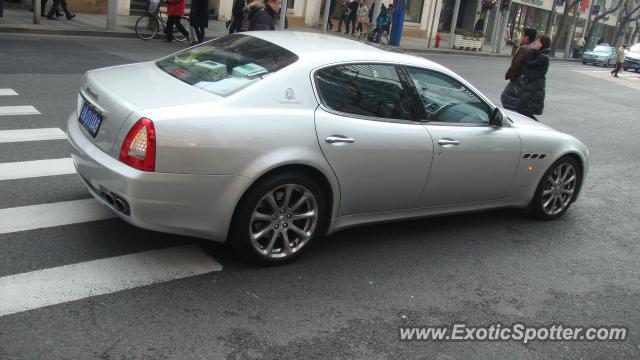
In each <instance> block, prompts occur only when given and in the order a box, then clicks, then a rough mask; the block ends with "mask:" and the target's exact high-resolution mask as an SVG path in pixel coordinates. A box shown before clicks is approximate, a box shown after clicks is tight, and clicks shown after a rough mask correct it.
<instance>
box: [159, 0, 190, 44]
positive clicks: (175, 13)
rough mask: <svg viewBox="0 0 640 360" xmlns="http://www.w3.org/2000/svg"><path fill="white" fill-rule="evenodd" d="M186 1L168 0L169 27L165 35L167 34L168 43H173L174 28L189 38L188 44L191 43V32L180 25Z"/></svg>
mask: <svg viewBox="0 0 640 360" xmlns="http://www.w3.org/2000/svg"><path fill="white" fill-rule="evenodd" d="M184 8H185V0H168V1H167V16H168V19H167V27H166V28H165V33H166V34H167V39H166V40H164V41H166V42H171V41H173V26H174V25H175V27H176V28H178V31H180V32H181V33H182V35H184V37H186V38H187V42H188V43H191V39H190V38H189V32H188V31H187V29H185V28H184V26H182V24H180V18H181V17H182V16H184Z"/></svg>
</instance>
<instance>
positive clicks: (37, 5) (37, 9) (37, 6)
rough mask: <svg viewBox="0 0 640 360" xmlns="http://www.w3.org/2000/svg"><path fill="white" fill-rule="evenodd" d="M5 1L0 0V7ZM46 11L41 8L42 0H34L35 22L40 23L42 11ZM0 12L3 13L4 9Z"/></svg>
mask: <svg viewBox="0 0 640 360" xmlns="http://www.w3.org/2000/svg"><path fill="white" fill-rule="evenodd" d="M2 2H4V1H3V0H0V7H1V6H3V5H2V4H1V3H2ZM41 11H44V9H40V0H33V23H34V24H40V22H41V21H42V19H41V18H40V12H41ZM0 13H2V9H0Z"/></svg>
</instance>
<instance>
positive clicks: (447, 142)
mask: <svg viewBox="0 0 640 360" xmlns="http://www.w3.org/2000/svg"><path fill="white" fill-rule="evenodd" d="M438 144H439V145H442V146H444V145H459V144H460V141H458V140H451V139H440V140H438Z"/></svg>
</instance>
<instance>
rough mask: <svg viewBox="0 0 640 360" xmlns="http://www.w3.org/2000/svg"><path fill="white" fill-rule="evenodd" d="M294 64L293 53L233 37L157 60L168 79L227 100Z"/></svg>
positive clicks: (241, 37) (261, 42)
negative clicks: (175, 79) (179, 81)
mask: <svg viewBox="0 0 640 360" xmlns="http://www.w3.org/2000/svg"><path fill="white" fill-rule="evenodd" d="M297 60H298V56H297V55H295V54H294V53H292V52H290V51H288V50H286V49H284V48H282V47H280V46H278V45H275V44H272V43H270V42H268V41H265V40H262V39H258V38H255V37H253V36H247V35H241V34H233V35H229V36H225V37H222V38H219V39H216V40H213V41H210V42H207V43H206V44H203V45H201V46H197V47H195V48H191V49H188V50H185V51H181V52H179V53H177V54H174V55H172V56H170V57H168V58H165V59H162V60H159V61H157V62H156V65H157V66H158V67H159V68H160V69H162V70H163V71H165V72H166V73H168V74H169V75H171V76H173V77H175V78H177V79H179V80H181V81H184V82H186V83H187V84H189V85H193V86H195V87H197V88H200V89H203V90H206V91H208V92H211V93H214V94H216V95H220V96H228V95H230V94H232V93H234V92H236V91H238V90H240V89H243V88H245V87H247V86H249V85H251V84H253V83H255V82H256V81H260V79H262V78H264V77H265V76H267V75H269V74H271V73H273V72H276V71H278V70H280V69H282V68H284V67H286V66H288V65H291V64H293V63H294V62H296V61H297Z"/></svg>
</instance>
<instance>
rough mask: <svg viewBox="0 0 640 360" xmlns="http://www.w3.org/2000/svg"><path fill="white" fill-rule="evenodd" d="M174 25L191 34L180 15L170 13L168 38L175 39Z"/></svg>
mask: <svg viewBox="0 0 640 360" xmlns="http://www.w3.org/2000/svg"><path fill="white" fill-rule="evenodd" d="M63 1H64V0H63ZM174 25H175V27H176V28H178V31H180V32H181V33H182V35H184V36H185V37H188V36H189V33H188V32H187V29H185V28H184V26H182V24H180V16H178V15H170V16H169V18H168V19H167V28H166V29H165V32H166V34H167V39H169V40H173V26H174Z"/></svg>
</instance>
